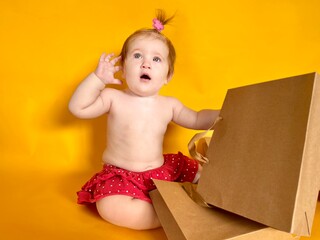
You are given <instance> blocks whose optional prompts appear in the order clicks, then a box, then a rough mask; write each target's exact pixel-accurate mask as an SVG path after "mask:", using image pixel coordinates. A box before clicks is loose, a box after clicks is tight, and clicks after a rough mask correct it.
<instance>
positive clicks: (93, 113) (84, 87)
mask: <svg viewBox="0 0 320 240" xmlns="http://www.w3.org/2000/svg"><path fill="white" fill-rule="evenodd" d="M112 56H113V54H109V55H107V56H106V55H105V54H103V55H102V56H101V57H100V61H99V64H98V67H97V69H96V71H95V73H91V74H90V75H89V76H88V77H87V78H86V79H84V80H83V81H82V82H81V84H80V85H79V86H78V88H77V89H76V91H75V92H74V94H73V96H72V97H71V100H70V102H69V109H70V111H71V112H72V113H73V114H74V115H76V116H77V117H80V118H94V117H98V116H100V115H101V114H103V113H106V112H108V110H109V108H110V98H108V92H110V91H108V90H107V89H105V85H106V84H121V81H120V80H118V79H115V78H114V74H115V73H116V72H117V71H119V70H120V67H118V66H115V64H116V62H117V61H118V60H119V59H120V57H117V58H114V59H113V60H111V61H110V58H111V57H112Z"/></svg>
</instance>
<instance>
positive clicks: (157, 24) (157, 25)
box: [152, 18, 164, 32]
mask: <svg viewBox="0 0 320 240" xmlns="http://www.w3.org/2000/svg"><path fill="white" fill-rule="evenodd" d="M152 22H153V24H152V26H153V28H154V29H156V30H157V31H158V32H161V31H162V30H163V29H164V26H163V24H162V22H160V21H159V20H158V19H156V18H154V19H153V20H152Z"/></svg>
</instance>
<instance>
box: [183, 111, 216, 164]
mask: <svg viewBox="0 0 320 240" xmlns="http://www.w3.org/2000/svg"><path fill="white" fill-rule="evenodd" d="M221 120H222V117H220V116H219V117H217V118H216V120H215V121H214V123H213V124H212V126H211V127H210V128H209V129H208V130H206V131H204V132H200V133H197V134H195V135H194V136H193V137H192V138H191V140H190V141H189V143H188V149H189V153H190V155H191V157H192V158H194V159H196V160H198V161H199V162H203V163H209V159H208V158H207V157H205V156H203V155H202V154H201V153H199V152H197V150H196V144H195V142H196V141H198V140H200V139H201V138H203V137H204V136H205V135H206V134H207V133H208V132H209V131H210V130H214V128H215V126H216V124H217V123H218V122H220V121H221Z"/></svg>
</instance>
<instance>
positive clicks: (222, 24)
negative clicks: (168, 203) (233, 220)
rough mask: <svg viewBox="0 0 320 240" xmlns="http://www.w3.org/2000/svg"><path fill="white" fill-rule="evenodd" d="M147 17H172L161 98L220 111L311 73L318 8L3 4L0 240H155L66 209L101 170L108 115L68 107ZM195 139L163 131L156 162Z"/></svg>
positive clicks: (159, 234) (319, 52)
mask: <svg viewBox="0 0 320 240" xmlns="http://www.w3.org/2000/svg"><path fill="white" fill-rule="evenodd" d="M157 8H163V9H165V10H166V11H167V13H168V14H169V15H170V14H174V13H175V14H176V17H175V19H174V21H173V22H172V24H171V25H170V26H167V27H166V29H165V31H164V34H166V35H167V36H168V37H169V38H170V39H171V40H172V42H173V43H174V45H175V47H176V51H177V64H176V72H175V76H174V78H173V79H172V81H171V82H170V84H169V85H167V86H166V87H165V88H164V89H163V90H162V94H165V95H174V96H176V97H177V98H179V99H180V100H181V101H182V102H184V103H185V104H186V105H188V106H189V107H191V108H194V109H201V108H220V107H221V105H222V102H223V99H224V96H225V93H226V91H227V89H228V88H233V87H238V86H243V85H247V84H252V83H257V82H263V81H268V80H273V79H277V78H282V77H288V76H292V75H297V74H303V73H307V72H313V71H318V72H319V71H320V14H319V9H320V1H318V0H307V1H302V0H268V1H257V0H241V1H240V0H239V1H236V0H229V1H220V0H219V1H218V0H197V1H185V0H152V1H150V0H148V1H147V0H135V1H127V0H126V1H124V0H117V1H115V0H112V1H111V0H91V1H84V0H78V1H76V0H55V1H43V0H10V1H9V0H7V1H5V0H2V1H1V2H0V36H1V37H0V84H1V85H0V100H1V101H0V118H1V125H0V182H1V197H0V206H1V217H0V233H1V237H2V238H3V239H165V235H164V232H163V230H162V229H158V230H153V231H143V232H137V231H132V230H127V229H122V228H119V227H115V226H112V225H110V224H108V223H106V222H104V221H102V220H100V218H99V217H98V216H97V215H96V213H95V212H94V211H93V210H90V209H87V208H85V207H82V206H78V205H76V203H75V202H76V196H75V192H76V191H77V190H78V189H79V188H80V187H81V185H82V184H83V183H84V182H85V181H86V180H87V179H88V178H89V177H91V175H92V174H93V173H94V172H95V171H97V170H99V169H100V167H101V162H100V161H101V160H100V159H101V154H102V150H103V147H104V144H105V140H106V139H105V129H106V126H105V121H106V117H100V118H98V119H93V120H79V119H76V118H75V117H73V116H72V115H71V114H70V113H69V112H68V109H67V104H68V101H69V98H70V96H71V94H72V93H73V91H74V89H75V87H76V86H77V84H79V82H80V81H81V80H82V79H83V78H84V77H85V76H86V75H88V74H89V73H90V72H91V71H93V70H94V68H95V66H96V63H97V60H98V58H99V56H100V54H101V53H102V52H104V51H106V52H115V53H116V54H118V53H119V51H120V48H121V46H122V43H123V42H124V40H125V39H126V37H127V36H128V35H129V34H131V33H132V32H133V31H134V30H137V29H139V28H142V27H150V26H151V23H152V22H151V21H152V18H153V17H154V13H155V9H157ZM270 115H272V113H270ZM193 134H194V132H193V131H190V130H185V129H182V128H180V127H177V126H174V125H170V126H169V129H168V134H167V137H166V139H165V145H164V146H165V149H164V150H165V152H176V151H179V150H180V151H183V152H184V153H187V148H186V145H187V142H188V140H189V139H190V137H191V136H192V135H193ZM319 207H320V205H319V203H318V212H317V217H316V219H315V222H314V226H313V238H312V239H319V238H320V216H319ZM190 221H192V219H190ZM195 224H196V223H195Z"/></svg>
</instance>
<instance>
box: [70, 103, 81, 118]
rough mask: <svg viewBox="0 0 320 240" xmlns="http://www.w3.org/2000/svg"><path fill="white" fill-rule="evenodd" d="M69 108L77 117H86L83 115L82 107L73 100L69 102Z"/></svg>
mask: <svg viewBox="0 0 320 240" xmlns="http://www.w3.org/2000/svg"><path fill="white" fill-rule="evenodd" d="M68 109H69V111H70V112H71V113H72V115H74V116H76V117H77V118H85V117H84V116H83V111H82V109H81V108H79V107H77V106H76V105H74V104H73V103H72V102H70V103H69V105H68Z"/></svg>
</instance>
